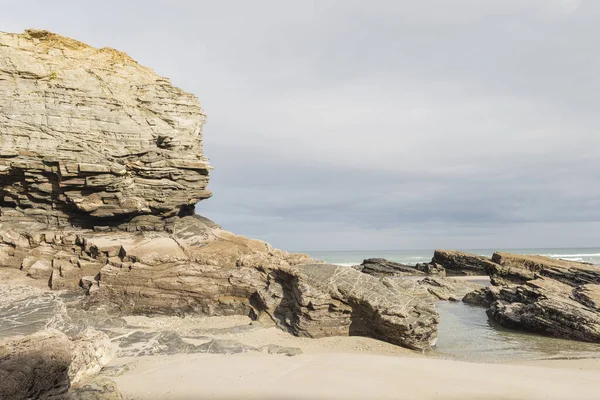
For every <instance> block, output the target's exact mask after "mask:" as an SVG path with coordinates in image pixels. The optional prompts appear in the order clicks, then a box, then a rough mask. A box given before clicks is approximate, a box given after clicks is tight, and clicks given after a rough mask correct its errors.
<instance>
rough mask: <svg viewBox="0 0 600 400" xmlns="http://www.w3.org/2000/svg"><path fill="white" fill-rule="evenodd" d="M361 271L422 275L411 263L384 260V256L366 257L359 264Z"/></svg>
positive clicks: (378, 273) (377, 274)
mask: <svg viewBox="0 0 600 400" xmlns="http://www.w3.org/2000/svg"><path fill="white" fill-rule="evenodd" d="M360 267H361V272H363V273H365V274H369V275H373V276H394V275H396V276H402V275H423V272H422V271H419V270H418V269H416V268H415V267H414V266H412V265H406V264H402V263H397V262H394V261H389V260H386V259H385V258H368V259H366V260H364V261H363V262H362V264H361V265H360Z"/></svg>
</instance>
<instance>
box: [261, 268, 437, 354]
mask: <svg viewBox="0 0 600 400" xmlns="http://www.w3.org/2000/svg"><path fill="white" fill-rule="evenodd" d="M256 304H257V306H256V307H257V309H258V310H259V311H263V312H265V313H266V314H268V315H269V316H270V317H271V318H272V319H273V320H274V321H275V322H276V323H277V325H278V326H280V327H281V328H283V329H287V330H289V331H290V332H292V333H294V334H295V335H298V336H306V337H313V338H318V337H323V336H332V335H338V336H347V335H358V336H369V337H374V338H378V339H382V340H385V341H388V342H390V343H394V344H398V345H401V346H405V347H409V348H413V349H419V350H421V349H428V348H430V347H431V346H433V345H434V344H435V342H436V339H437V324H438V323H439V315H438V313H437V311H436V310H435V306H434V305H433V302H432V299H431V296H430V295H429V294H428V293H427V291H426V290H424V289H423V288H422V287H421V286H419V285H418V284H417V283H416V282H414V281H408V280H398V279H390V278H381V279H378V278H375V277H373V276H370V275H367V274H363V273H361V272H359V271H356V270H354V269H353V268H347V267H341V266H336V265H330V264H304V265H300V266H297V267H294V268H286V269H284V268H280V269H277V270H274V271H271V272H270V274H269V284H268V286H267V287H266V288H265V289H264V290H260V291H258V293H257V296H256Z"/></svg>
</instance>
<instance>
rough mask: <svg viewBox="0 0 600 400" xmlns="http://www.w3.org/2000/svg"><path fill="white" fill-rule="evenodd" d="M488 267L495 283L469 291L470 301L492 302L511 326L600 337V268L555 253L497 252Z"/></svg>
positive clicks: (494, 313)
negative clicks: (556, 255) (558, 256)
mask: <svg viewBox="0 0 600 400" xmlns="http://www.w3.org/2000/svg"><path fill="white" fill-rule="evenodd" d="M486 270H487V272H488V273H489V275H490V279H491V282H492V284H493V285H494V286H491V287H486V288H482V289H478V290H475V291H473V292H471V293H468V294H467V295H466V296H465V297H464V298H463V301H464V302H465V303H469V304H474V305H481V306H485V307H488V309H487V315H488V317H489V318H490V319H492V320H494V321H496V322H498V323H500V324H501V325H503V326H505V327H507V328H516V329H524V330H528V331H531V332H536V333H541V334H546V335H551V336H556V337H561V338H567V339H575V340H581V341H588V342H600V308H599V307H598V304H599V300H600V268H598V267H597V266H593V265H590V264H585V263H579V262H573V261H566V260H556V259H553V258H548V257H543V256H536V255H520V254H509V253H494V255H493V257H492V262H490V263H486Z"/></svg>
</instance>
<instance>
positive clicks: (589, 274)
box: [489, 253, 600, 285]
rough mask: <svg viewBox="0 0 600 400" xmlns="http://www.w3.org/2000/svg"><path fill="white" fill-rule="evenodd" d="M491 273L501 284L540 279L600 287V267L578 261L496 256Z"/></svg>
mask: <svg viewBox="0 0 600 400" xmlns="http://www.w3.org/2000/svg"><path fill="white" fill-rule="evenodd" d="M492 261H493V263H492V264H491V265H490V268H489V274H490V276H491V278H492V280H494V281H497V282H498V283H499V284H501V283H524V282H526V281H529V280H532V279H536V278H537V277H541V276H544V277H548V278H552V279H555V280H557V281H559V282H563V283H565V284H567V285H585V284H588V283H590V284H596V285H598V284H600V268H598V267H597V266H593V265H590V264H586V263H580V262H575V261H566V260H556V259H554V258H550V257H543V256H535V255H521V254H509V253H494V255H493V256H492Z"/></svg>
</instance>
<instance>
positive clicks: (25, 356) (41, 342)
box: [0, 330, 71, 400]
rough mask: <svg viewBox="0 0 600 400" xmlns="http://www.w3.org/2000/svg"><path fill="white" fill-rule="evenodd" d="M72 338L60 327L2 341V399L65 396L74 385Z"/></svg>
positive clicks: (0, 357)
mask: <svg viewBox="0 0 600 400" xmlns="http://www.w3.org/2000/svg"><path fill="white" fill-rule="evenodd" d="M70 364H71V347H70V342H69V339H68V338H67V336H66V335H64V334H63V333H61V332H59V331H56V330H46V331H41V332H38V333H34V334H33V335H29V336H15V337H11V338H8V339H4V340H2V341H0V399H3V400H22V399H57V400H58V399H62V398H63V397H64V396H65V395H66V393H67V391H68V390H69V387H70V384H71V383H70V378H69V365H70Z"/></svg>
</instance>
